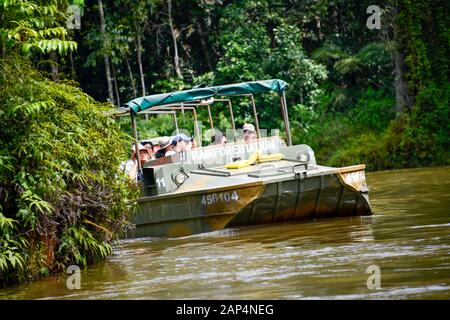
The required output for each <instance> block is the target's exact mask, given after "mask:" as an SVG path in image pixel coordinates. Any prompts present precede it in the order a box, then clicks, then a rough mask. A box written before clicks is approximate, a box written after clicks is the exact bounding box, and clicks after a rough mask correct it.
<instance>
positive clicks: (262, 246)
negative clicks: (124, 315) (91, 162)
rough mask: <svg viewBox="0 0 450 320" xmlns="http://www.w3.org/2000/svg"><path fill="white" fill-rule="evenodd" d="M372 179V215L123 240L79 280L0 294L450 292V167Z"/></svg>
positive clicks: (406, 295)
mask: <svg viewBox="0 0 450 320" xmlns="http://www.w3.org/2000/svg"><path fill="white" fill-rule="evenodd" d="M367 181H368V185H369V187H370V193H369V194H370V200H371V205H372V208H373V210H374V215H373V216H371V217H352V218H335V219H327V220H316V221H308V222H293V223H285V224H272V225H263V226H257V227H246V228H239V229H230V230H224V231H220V232H212V233H207V234H201V235H195V236H190V237H185V238H172V239H135V240H126V241H122V242H119V244H118V245H117V246H116V247H115V249H114V254H113V255H112V256H111V257H110V258H108V259H107V260H106V261H105V262H102V263H99V264H96V265H93V266H90V267H89V268H88V269H87V270H82V271H81V278H80V285H81V288H80V289H72V290H69V289H68V288H67V286H66V281H67V279H68V276H69V275H68V274H62V275H59V276H52V277H47V278H44V279H41V280H39V281H37V282H35V283H32V284H29V285H23V286H19V287H16V288H9V289H4V290H0V299H450V167H439V168H425V169H408V170H396V171H384V172H375V173H368V174H367ZM371 266H372V267H371ZM374 266H375V267H374ZM377 267H378V268H379V273H377V272H376V271H372V270H374V269H371V268H375V269H376V268H377ZM368 268H369V270H368ZM373 272H375V273H373ZM377 275H379V277H377V278H376V279H379V282H377V281H375V280H374V279H375V278H374V277H375V276H377ZM369 277H370V278H369Z"/></svg>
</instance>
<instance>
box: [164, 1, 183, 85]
mask: <svg viewBox="0 0 450 320" xmlns="http://www.w3.org/2000/svg"><path fill="white" fill-rule="evenodd" d="M167 10H168V13H169V26H170V32H171V33H172V39H173V50H174V57H173V60H174V65H175V72H176V74H177V77H178V78H180V79H183V76H182V75H181V69H180V63H179V57H178V46H177V32H176V31H175V29H174V28H173V23H172V0H167Z"/></svg>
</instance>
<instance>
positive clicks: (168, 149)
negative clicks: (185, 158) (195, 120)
mask: <svg viewBox="0 0 450 320" xmlns="http://www.w3.org/2000/svg"><path fill="white" fill-rule="evenodd" d="M173 147H174V143H173V141H172V139H170V140H168V141H166V142H164V143H162V144H160V146H159V149H158V151H156V153H155V158H157V159H158V158H162V157H168V156H172V155H174V154H176V152H175V151H173Z"/></svg>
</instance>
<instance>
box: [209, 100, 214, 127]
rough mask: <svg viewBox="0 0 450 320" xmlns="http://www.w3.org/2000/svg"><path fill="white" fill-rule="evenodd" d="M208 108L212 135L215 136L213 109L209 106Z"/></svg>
mask: <svg viewBox="0 0 450 320" xmlns="http://www.w3.org/2000/svg"><path fill="white" fill-rule="evenodd" d="M207 107H208V117H209V124H210V125H211V133H212V134H214V124H213V120H212V116H211V108H210V107H209V104H208V106H207Z"/></svg>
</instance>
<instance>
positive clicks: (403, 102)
mask: <svg viewBox="0 0 450 320" xmlns="http://www.w3.org/2000/svg"><path fill="white" fill-rule="evenodd" d="M392 57H393V60H394V66H395V69H394V74H395V80H394V86H395V111H396V112H398V113H402V112H403V107H404V106H407V107H408V110H409V111H410V110H411V109H412V107H413V105H414V102H413V100H412V99H411V97H410V96H409V94H408V85H407V84H406V81H405V79H404V77H403V75H404V74H405V70H406V64H405V61H404V59H403V57H402V55H401V53H400V52H399V51H398V50H397V49H394V50H393V52H392Z"/></svg>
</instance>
